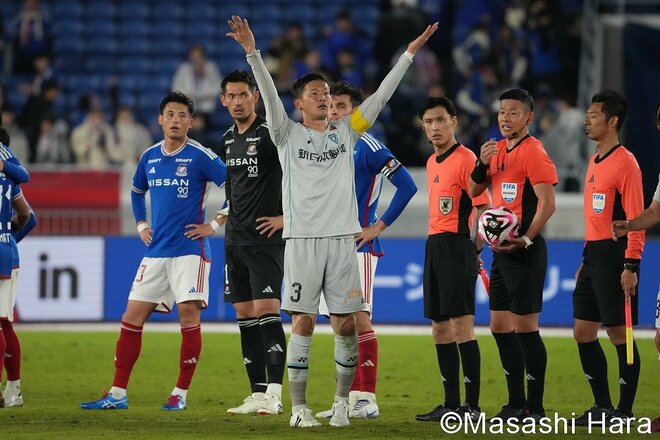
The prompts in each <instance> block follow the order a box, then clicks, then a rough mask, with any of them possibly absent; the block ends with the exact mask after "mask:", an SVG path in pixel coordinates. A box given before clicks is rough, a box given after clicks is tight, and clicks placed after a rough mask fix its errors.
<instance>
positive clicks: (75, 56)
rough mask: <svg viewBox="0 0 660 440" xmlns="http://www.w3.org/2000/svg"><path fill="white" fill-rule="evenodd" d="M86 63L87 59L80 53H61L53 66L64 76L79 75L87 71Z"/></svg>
mask: <svg viewBox="0 0 660 440" xmlns="http://www.w3.org/2000/svg"><path fill="white" fill-rule="evenodd" d="M85 61H86V57H84V56H83V55H82V54H80V53H60V54H57V55H56V56H55V58H54V60H53V66H55V69H57V71H58V72H59V73H61V74H62V75H66V74H69V73H79V72H82V71H84V70H85V68H86V67H85Z"/></svg>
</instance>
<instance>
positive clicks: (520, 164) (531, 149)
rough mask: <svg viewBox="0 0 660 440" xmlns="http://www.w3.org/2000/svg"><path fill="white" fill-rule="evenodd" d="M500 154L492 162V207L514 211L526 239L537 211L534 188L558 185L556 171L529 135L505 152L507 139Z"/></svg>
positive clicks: (500, 142)
mask: <svg viewBox="0 0 660 440" xmlns="http://www.w3.org/2000/svg"><path fill="white" fill-rule="evenodd" d="M497 150H498V151H497V154H496V155H494V156H493V158H492V159H491V162H490V178H491V181H492V191H493V206H495V207H499V206H503V207H505V208H509V209H510V210H511V211H513V212H514V213H515V214H516V216H517V217H518V221H519V222H520V232H519V234H520V235H524V234H525V232H527V228H529V225H530V224H531V223H532V220H533V219H534V216H535V215H536V209H537V207H538V198H537V197H536V193H535V192H534V188H533V186H534V185H537V184H539V183H549V184H551V185H556V184H557V183H558V182H559V179H558V178H557V170H556V169H555V165H554V164H553V163H552V160H550V157H549V156H548V153H546V152H545V149H543V145H542V144H541V141H539V140H538V139H536V138H535V137H534V136H531V135H529V134H528V135H527V136H525V137H524V138H522V139H521V140H520V141H519V142H518V143H517V144H516V145H514V147H513V148H512V149H510V150H507V148H506V139H502V140H501V141H499V142H498V143H497Z"/></svg>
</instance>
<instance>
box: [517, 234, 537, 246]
mask: <svg viewBox="0 0 660 440" xmlns="http://www.w3.org/2000/svg"><path fill="white" fill-rule="evenodd" d="M520 238H522V241H524V242H525V249H527V248H528V247H530V246H531V245H533V244H534V242H533V241H532V240H530V239H529V237H528V236H526V235H523V236H522V237H520Z"/></svg>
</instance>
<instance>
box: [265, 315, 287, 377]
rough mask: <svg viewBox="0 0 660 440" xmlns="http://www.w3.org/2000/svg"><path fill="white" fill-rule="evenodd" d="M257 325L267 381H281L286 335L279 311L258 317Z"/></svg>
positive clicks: (284, 359) (284, 363) (284, 362)
mask: <svg viewBox="0 0 660 440" xmlns="http://www.w3.org/2000/svg"><path fill="white" fill-rule="evenodd" d="M259 327H260V328H261V337H262V339H263V350H264V353H265V356H266V369H267V371H268V383H279V384H281V383H282V378H283V377H284V368H285V367H286V336H285V335H284V329H283V328H282V318H281V317H280V314H279V313H271V314H267V315H262V316H260V317H259Z"/></svg>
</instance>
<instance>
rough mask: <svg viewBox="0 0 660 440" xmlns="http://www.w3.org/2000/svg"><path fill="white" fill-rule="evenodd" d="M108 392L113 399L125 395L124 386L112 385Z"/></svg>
mask: <svg viewBox="0 0 660 440" xmlns="http://www.w3.org/2000/svg"><path fill="white" fill-rule="evenodd" d="M108 394H110V395H111V396H112V397H114V398H115V399H121V398H122V397H126V388H119V387H112V388H110V392H109V393H108Z"/></svg>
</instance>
